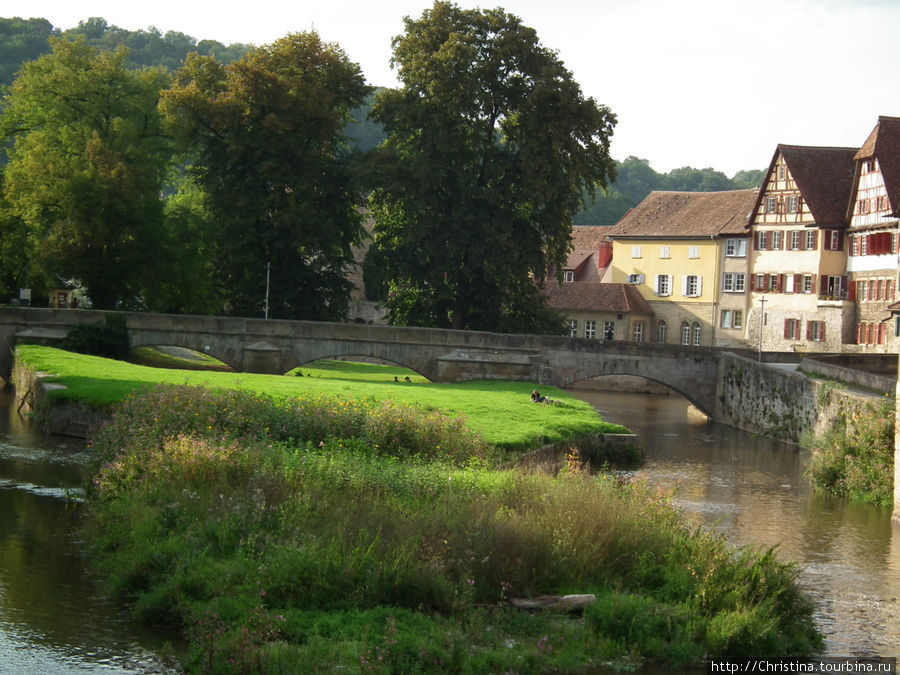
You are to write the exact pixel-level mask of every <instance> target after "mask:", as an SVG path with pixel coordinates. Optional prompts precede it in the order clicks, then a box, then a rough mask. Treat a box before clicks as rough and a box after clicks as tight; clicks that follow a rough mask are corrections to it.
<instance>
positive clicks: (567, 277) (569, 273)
mask: <svg viewBox="0 0 900 675" xmlns="http://www.w3.org/2000/svg"><path fill="white" fill-rule="evenodd" d="M573 281H575V272H574V271H573V270H563V282H564V283H567V284H570V283H572V282H573Z"/></svg>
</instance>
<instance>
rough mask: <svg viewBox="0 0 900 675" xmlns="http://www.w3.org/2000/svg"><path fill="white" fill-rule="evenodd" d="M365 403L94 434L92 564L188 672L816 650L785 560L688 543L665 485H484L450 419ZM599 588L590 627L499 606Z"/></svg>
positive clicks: (234, 414)
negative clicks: (177, 653)
mask: <svg viewBox="0 0 900 675" xmlns="http://www.w3.org/2000/svg"><path fill="white" fill-rule="evenodd" d="M367 405H369V404H366V403H363V404H360V408H354V406H353V405H350V404H347V403H346V402H344V401H334V400H324V399H323V400H311V401H303V402H298V403H285V402H276V401H271V400H268V399H266V398H265V397H261V396H256V395H250V394H246V393H244V394H241V393H236V392H224V393H218V392H211V391H208V390H198V389H190V388H183V387H182V388H159V389H157V390H155V391H152V392H149V393H146V394H142V395H140V396H136V397H134V398H133V399H131V400H130V401H129V402H128V403H127V404H126V405H125V407H124V409H123V411H122V412H120V413H119V414H117V415H116V416H115V417H114V418H113V419H112V421H111V423H110V424H109V425H107V426H106V427H105V428H104V429H103V430H101V431H100V432H99V433H98V434H97V435H96V437H95V438H94V440H93V442H92V446H93V448H94V450H95V452H96V453H97V455H98V457H100V458H102V459H103V461H104V464H103V466H102V467H101V468H100V469H99V471H98V473H97V477H96V481H95V483H94V497H95V498H94V500H93V503H92V513H93V517H92V519H91V521H92V525H91V538H92V540H93V541H94V542H95V549H96V552H97V558H98V559H99V560H100V564H101V566H102V568H103V570H104V571H105V576H106V578H107V579H108V580H109V581H110V583H111V585H112V586H113V587H114V589H115V590H116V592H117V593H118V594H119V595H120V596H122V597H125V598H128V599H130V600H132V601H133V602H134V603H135V607H136V612H137V614H138V615H139V616H140V617H141V618H143V619H144V620H148V621H167V622H169V623H172V624H173V625H176V626H179V627H181V628H182V629H183V630H184V631H185V633H186V634H187V635H188V636H189V637H190V638H191V643H192V649H193V651H192V657H191V659H192V660H191V664H190V665H191V666H192V667H194V668H197V669H208V670H211V671H216V672H246V671H252V670H258V671H262V672H294V671H296V670H297V669H298V668H302V669H303V670H305V671H307V672H308V671H310V670H313V671H315V670H319V669H321V670H325V669H329V670H331V669H335V668H341V669H346V670H349V671H351V672H365V671H391V672H419V671H432V670H433V671H451V672H485V671H493V672H497V671H503V670H510V669H513V670H516V671H518V672H534V671H541V670H563V671H569V672H571V671H577V670H586V669H595V668H597V667H599V666H600V665H601V664H610V663H613V664H616V663H617V664H619V665H625V664H627V663H633V662H634V661H635V660H640V659H651V660H654V661H660V662H663V663H667V664H673V665H683V664H687V663H694V662H697V661H698V660H700V659H701V658H702V657H703V656H704V655H705V654H710V655H716V656H725V655H730V656H739V655H759V654H766V655H767V656H778V655H790V656H797V655H802V654H807V653H809V652H810V651H812V650H814V649H816V648H817V647H818V646H819V645H820V639H819V636H818V634H817V633H816V631H815V628H814V625H813V622H812V619H811V612H812V607H811V604H810V603H809V601H808V600H807V599H806V598H805V596H804V595H803V594H802V593H801V592H800V591H799V590H798V587H797V585H796V576H797V573H798V571H797V569H796V567H795V566H793V565H790V564H785V563H783V562H780V561H778V560H777V559H776V557H775V556H774V555H773V554H772V552H771V551H769V552H762V553H760V552H752V551H748V550H740V551H735V550H733V549H732V548H730V547H729V546H728V545H727V544H726V542H725V541H724V540H723V539H722V538H721V537H718V536H715V535H712V534H708V533H704V532H699V531H693V530H690V529H688V528H687V527H686V526H685V525H684V523H683V521H682V520H681V518H680V515H679V514H678V513H677V511H675V510H674V509H673V508H672V506H671V504H670V503H669V495H668V494H666V493H665V492H664V491H660V490H652V489H650V488H648V487H647V486H645V485H643V484H642V483H640V482H628V483H624V484H620V483H619V482H618V481H616V480H615V479H613V478H612V477H610V476H608V475H606V476H601V477H598V478H594V477H591V476H589V475H588V474H587V473H586V472H584V471H583V470H581V468H580V467H579V465H578V462H577V461H576V458H574V457H573V458H572V461H571V462H570V464H569V466H568V467H567V469H566V470H564V471H563V472H561V473H560V474H559V475H558V476H556V477H551V476H546V475H537V474H528V473H524V472H522V471H518V470H506V471H500V470H495V469H492V468H489V465H488V463H487V462H486V459H487V456H488V450H487V448H486V446H485V445H484V443H483V442H482V441H481V440H480V439H479V438H478V437H476V436H474V435H473V434H471V433H467V432H465V431H464V429H463V427H461V426H459V425H458V422H456V421H455V420H449V419H446V418H439V417H435V416H434V415H433V414H432V413H422V412H420V411H413V410H409V409H405V408H402V407H392V408H390V409H388V410H386V411H384V410H381V409H378V408H377V405H376V404H374V403H373V404H371V405H373V406H376V409H375V410H372V409H369V408H366V406H367ZM344 407H346V411H345V410H343V408H344ZM373 413H374V415H373ZM370 418H373V419H374V418H377V419H378V420H380V421H377V422H375V423H372V421H371V419H370ZM449 448H452V450H451V451H449V452H447V453H445V452H444V451H445V450H446V449H449ZM591 592H592V593H595V594H596V595H597V596H598V601H597V602H596V603H595V604H594V605H592V606H590V607H589V608H588V609H587V610H585V612H584V615H583V616H582V617H577V616H575V617H573V616H569V615H561V614H556V613H548V612H541V613H533V614H532V613H524V612H522V611H520V610H516V609H513V608H511V606H510V605H509V600H510V598H512V597H528V596H534V595H538V594H543V593H552V594H560V593H591Z"/></svg>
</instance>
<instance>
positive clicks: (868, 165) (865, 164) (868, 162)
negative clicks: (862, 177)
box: [862, 159, 875, 173]
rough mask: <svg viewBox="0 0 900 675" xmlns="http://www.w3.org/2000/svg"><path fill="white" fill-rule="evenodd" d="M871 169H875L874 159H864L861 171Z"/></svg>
mask: <svg viewBox="0 0 900 675" xmlns="http://www.w3.org/2000/svg"><path fill="white" fill-rule="evenodd" d="M873 171H875V160H874V159H867V160H866V161H864V162H863V170H862V172H863V173H872V172H873Z"/></svg>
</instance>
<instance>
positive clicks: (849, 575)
mask: <svg viewBox="0 0 900 675" xmlns="http://www.w3.org/2000/svg"><path fill="white" fill-rule="evenodd" d="M571 393H573V394H574V395H576V396H578V397H579V398H581V399H583V400H586V401H589V402H590V403H591V404H592V405H594V407H595V408H597V409H598V410H599V411H600V413H601V414H602V415H603V416H604V417H605V418H606V419H608V420H610V421H613V422H618V423H620V424H624V425H625V426H627V427H629V428H631V429H632V430H634V431H635V432H636V433H637V434H638V436H639V442H640V445H641V446H642V447H643V448H644V449H645V450H646V454H647V461H646V464H645V465H644V466H643V467H642V468H641V469H640V471H639V473H641V474H643V475H645V476H646V477H647V480H648V481H649V482H651V483H653V484H661V485H666V486H671V487H674V488H676V490H677V492H676V497H677V499H676V501H677V502H678V504H679V506H680V507H681V508H682V509H683V511H684V512H685V514H686V517H687V518H688V519H689V520H690V521H691V522H693V523H695V524H697V525H703V526H707V527H713V528H715V529H716V530H719V531H721V532H723V533H724V534H725V535H726V536H727V537H728V539H729V540H730V541H731V542H733V543H735V544H738V545H749V546H754V547H764V548H768V547H772V546H775V547H777V551H778V553H779V555H780V556H781V557H783V558H786V559H791V560H796V561H798V562H799V563H800V565H801V568H802V576H801V582H802V584H803V585H804V587H805V588H807V589H808V590H809V592H810V593H811V594H812V596H813V598H814V599H815V601H816V605H817V615H816V618H817V621H818V622H819V625H820V627H821V629H822V631H823V632H824V634H825V637H826V652H827V654H828V655H829V656H896V655H898V654H900V527H898V526H897V525H896V524H892V522H891V510H890V509H889V508H883V507H874V506H868V505H863V504H853V503H850V502H847V501H846V500H840V499H835V498H830V497H826V496H823V495H817V494H815V493H814V492H813V491H812V490H811V488H810V487H809V484H808V483H807V481H806V479H805V478H804V477H803V469H804V459H805V456H804V453H803V452H801V451H800V450H799V449H798V448H796V447H795V446H789V445H785V444H782V443H778V442H776V441H773V440H771V439H767V438H762V437H756V436H753V435H752V434H748V433H745V432H742V431H739V430H737V429H733V428H731V427H727V426H723V425H719V424H713V423H709V422H707V421H706V418H705V417H704V416H703V415H702V414H701V413H700V412H699V411H697V410H696V409H695V408H693V407H692V406H691V405H690V404H689V403H688V402H687V401H685V400H684V399H682V398H680V397H676V396H648V395H645V394H640V395H639V394H619V393H607V392H595V391H583V390H573V391H572V392H571Z"/></svg>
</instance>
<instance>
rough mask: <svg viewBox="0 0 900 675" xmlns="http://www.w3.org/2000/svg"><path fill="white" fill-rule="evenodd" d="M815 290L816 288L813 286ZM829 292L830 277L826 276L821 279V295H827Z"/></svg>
mask: <svg viewBox="0 0 900 675" xmlns="http://www.w3.org/2000/svg"><path fill="white" fill-rule="evenodd" d="M813 288H815V286H813ZM827 292H828V277H826V276H825V275H824V274H823V275H822V276H820V277H819V295H825V294H826V293H827Z"/></svg>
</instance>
